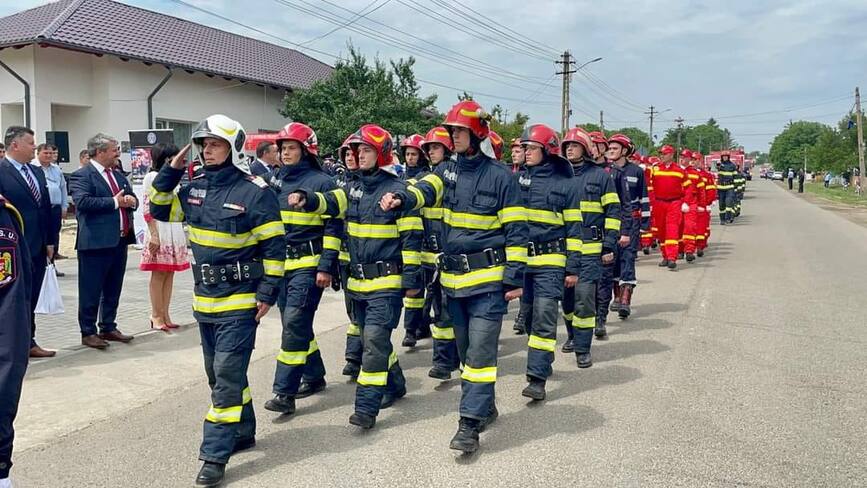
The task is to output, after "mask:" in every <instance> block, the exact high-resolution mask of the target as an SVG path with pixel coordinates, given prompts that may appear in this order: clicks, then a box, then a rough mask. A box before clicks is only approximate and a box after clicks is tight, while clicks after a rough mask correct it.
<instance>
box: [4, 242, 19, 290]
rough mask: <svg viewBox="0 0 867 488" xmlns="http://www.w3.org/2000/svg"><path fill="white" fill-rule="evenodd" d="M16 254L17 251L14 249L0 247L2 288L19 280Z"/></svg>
mask: <svg viewBox="0 0 867 488" xmlns="http://www.w3.org/2000/svg"><path fill="white" fill-rule="evenodd" d="M16 252H17V250H16V249H15V248H14V247H0V288H3V287H5V286H6V285H8V284H9V283H12V282H13V281H15V279H16V278H18V269H17V267H16V261H15V260H16V257H15V253H16Z"/></svg>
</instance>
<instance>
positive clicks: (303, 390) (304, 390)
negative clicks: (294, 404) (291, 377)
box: [295, 378, 325, 398]
mask: <svg viewBox="0 0 867 488" xmlns="http://www.w3.org/2000/svg"><path fill="white" fill-rule="evenodd" d="M324 389H325V379H324V378H323V379H321V380H318V381H314V382H312V383H308V382H306V381H305V382H302V383H301V387H300V388H298V393H296V394H295V398H307V397H309V396H311V395H315V394H317V393H319V392H320V391H322V390H324Z"/></svg>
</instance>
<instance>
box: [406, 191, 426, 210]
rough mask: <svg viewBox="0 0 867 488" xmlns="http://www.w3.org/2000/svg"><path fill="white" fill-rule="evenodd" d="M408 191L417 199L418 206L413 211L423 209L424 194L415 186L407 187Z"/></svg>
mask: <svg viewBox="0 0 867 488" xmlns="http://www.w3.org/2000/svg"><path fill="white" fill-rule="evenodd" d="M406 190H407V191H408V192H410V193H412V194H413V196H414V197H415V199H416V204H415V207H413V210H418V209H420V208H422V207H423V206H424V193H422V191H421V190H419V189H418V188H416V187H414V186H407V187H406Z"/></svg>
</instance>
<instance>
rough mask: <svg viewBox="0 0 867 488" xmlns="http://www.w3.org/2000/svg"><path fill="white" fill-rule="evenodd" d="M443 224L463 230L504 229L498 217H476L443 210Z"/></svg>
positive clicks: (446, 209)
mask: <svg viewBox="0 0 867 488" xmlns="http://www.w3.org/2000/svg"><path fill="white" fill-rule="evenodd" d="M443 222H445V223H446V224H448V225H450V226H452V227H460V228H463V229H475V230H493V229H499V228H500V227H502V225H501V224H500V221H499V219H498V218H497V216H496V215H476V214H470V213H464V212H452V211H451V210H450V209H448V208H443Z"/></svg>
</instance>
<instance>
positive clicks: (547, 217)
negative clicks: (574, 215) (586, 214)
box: [527, 208, 581, 225]
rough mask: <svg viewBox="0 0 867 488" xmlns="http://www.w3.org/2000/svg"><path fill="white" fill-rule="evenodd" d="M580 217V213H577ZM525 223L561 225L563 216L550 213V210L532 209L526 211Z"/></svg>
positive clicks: (557, 213)
mask: <svg viewBox="0 0 867 488" xmlns="http://www.w3.org/2000/svg"><path fill="white" fill-rule="evenodd" d="M578 215H579V216H580V215H581V212H580V211H579V212H578ZM527 221H528V222H537V223H540V224H550V225H563V214H561V213H559V212H552V211H551V210H537V209H534V208H528V209H527Z"/></svg>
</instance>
